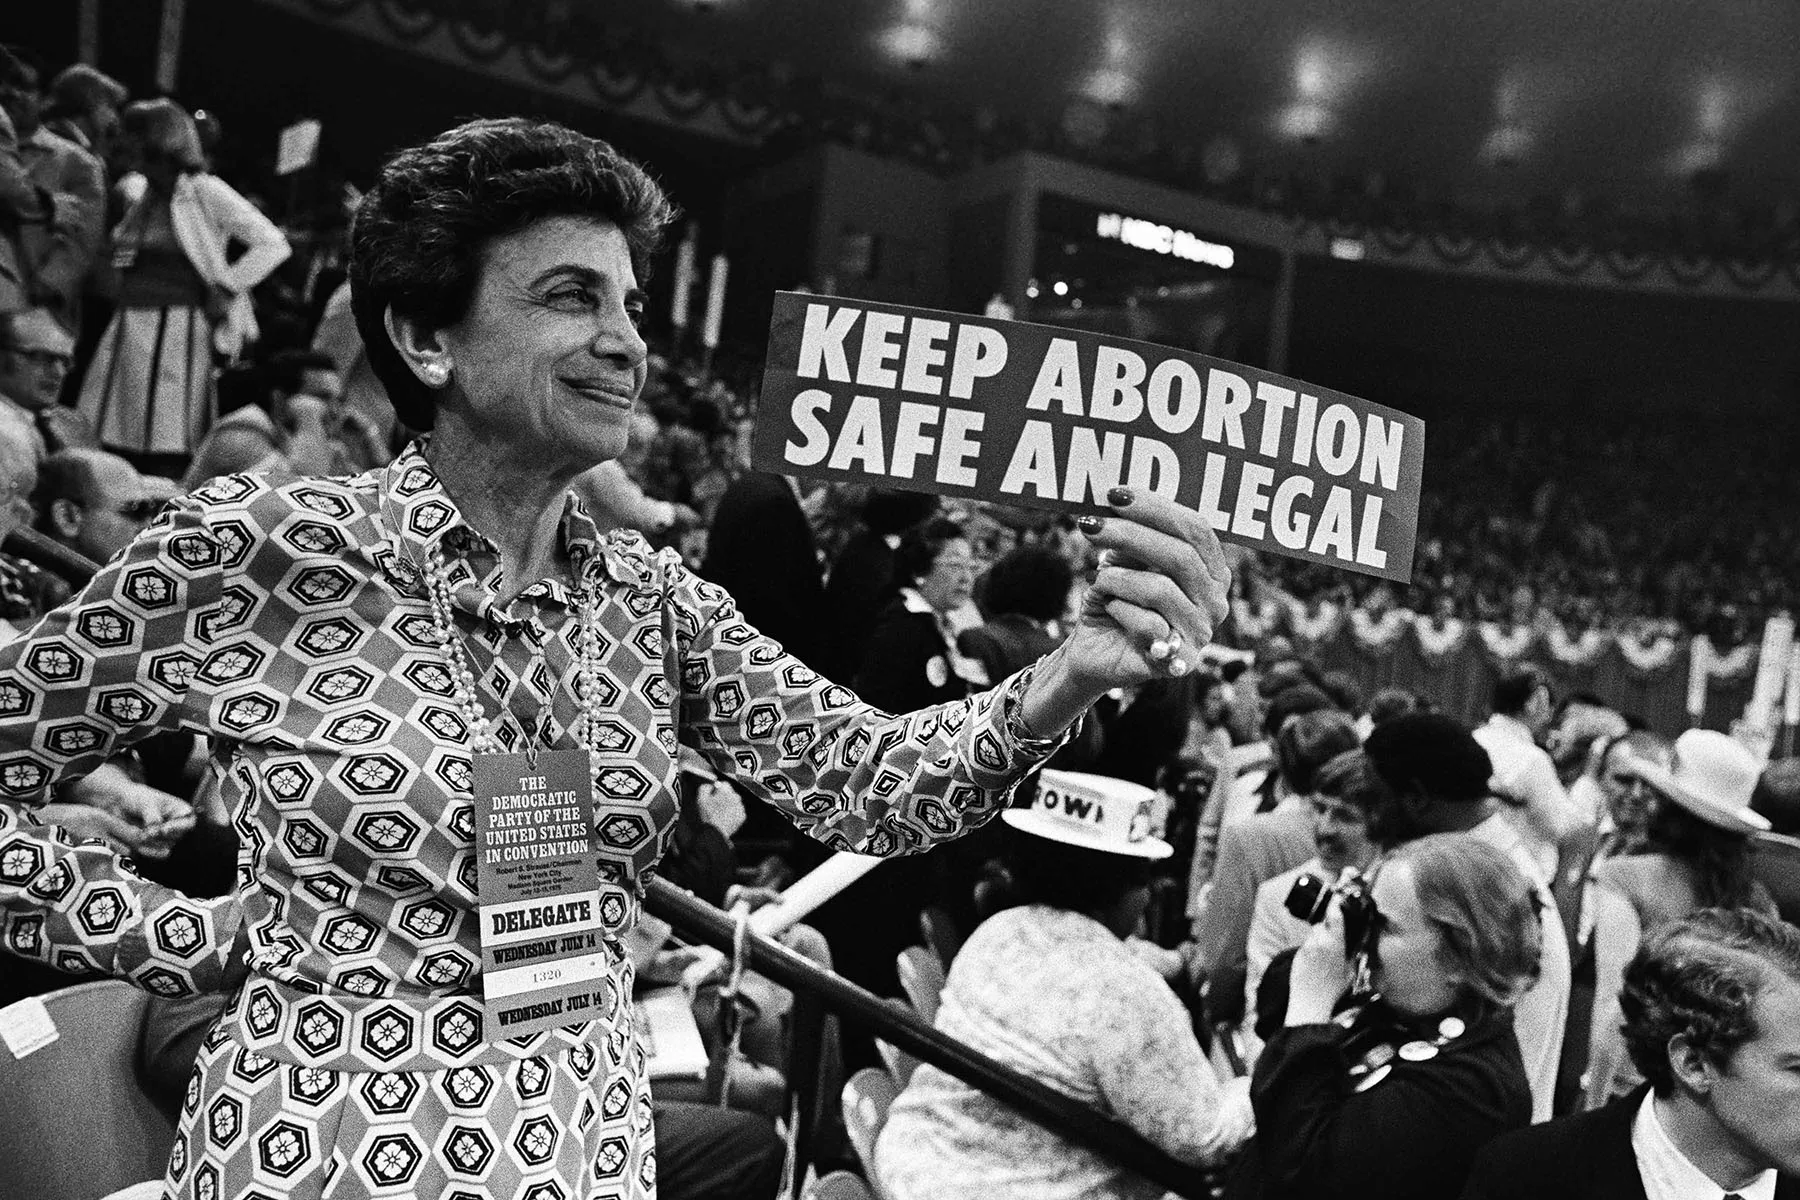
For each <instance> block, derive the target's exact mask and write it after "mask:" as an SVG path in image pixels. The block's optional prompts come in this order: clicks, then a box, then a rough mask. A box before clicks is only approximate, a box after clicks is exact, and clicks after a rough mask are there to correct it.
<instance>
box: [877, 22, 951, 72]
mask: <svg viewBox="0 0 1800 1200" xmlns="http://www.w3.org/2000/svg"><path fill="white" fill-rule="evenodd" d="M881 45H882V48H883V49H884V50H886V51H887V52H888V53H889V54H891V55H893V56H894V57H895V58H897V59H899V60H900V61H901V62H903V63H905V64H906V65H907V66H909V67H913V68H918V67H922V66H924V65H925V64H926V63H928V62H930V61H931V60H932V59H934V58H936V57H937V54H938V35H937V33H936V32H935V31H933V30H932V29H930V28H928V27H927V26H924V25H894V26H890V27H889V28H888V29H886V30H884V31H883V32H882V34H881Z"/></svg>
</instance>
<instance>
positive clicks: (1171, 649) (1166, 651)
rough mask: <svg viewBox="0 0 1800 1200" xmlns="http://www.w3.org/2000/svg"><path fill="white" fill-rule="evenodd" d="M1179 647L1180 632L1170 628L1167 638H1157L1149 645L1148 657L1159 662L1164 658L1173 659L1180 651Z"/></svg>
mask: <svg viewBox="0 0 1800 1200" xmlns="http://www.w3.org/2000/svg"><path fill="white" fill-rule="evenodd" d="M1181 645H1182V636H1181V630H1179V629H1176V628H1175V627H1174V626H1170V627H1169V635H1168V636H1167V637H1159V638H1157V639H1156V640H1155V641H1153V642H1151V643H1150V657H1151V658H1153V659H1155V660H1156V661H1158V662H1161V661H1162V660H1163V659H1165V658H1171V657H1173V656H1174V655H1175V653H1176V652H1177V651H1179V650H1180V649H1181Z"/></svg>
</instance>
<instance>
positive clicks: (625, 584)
mask: <svg viewBox="0 0 1800 1200" xmlns="http://www.w3.org/2000/svg"><path fill="white" fill-rule="evenodd" d="M560 536H561V539H562V545H563V548H564V550H565V551H566V553H567V554H568V557H569V560H570V562H571V564H572V570H573V571H575V572H577V573H578V574H577V577H578V578H580V579H582V580H584V581H585V582H586V583H587V584H588V585H589V586H588V591H589V594H590V595H595V596H597V597H598V610H597V612H598V618H597V622H596V624H597V635H598V636H597V641H598V645H599V650H600V656H601V660H602V661H601V667H602V669H601V671H600V678H599V691H600V693H601V695H600V696H599V697H598V699H599V701H600V703H601V712H600V713H599V716H600V720H598V721H597V723H596V728H595V731H594V735H593V738H592V740H594V741H596V742H597V743H598V745H599V750H598V751H597V752H596V754H595V756H594V764H595V768H594V785H595V788H594V794H595V801H596V813H595V820H596V832H597V841H598V842H599V844H600V845H601V846H602V847H603V849H602V852H601V862H600V872H601V880H602V882H601V885H600V893H599V897H598V900H599V904H598V910H599V912H600V913H601V915H602V919H603V921H604V922H605V942H604V944H605V946H606V947H607V950H608V953H609V956H610V958H611V961H612V971H611V974H610V976H609V977H608V979H607V986H606V989H605V991H606V1002H605V1004H604V1005H602V1006H600V1008H599V1012H598V1015H596V1016H595V1017H594V1018H592V1019H590V1020H586V1021H582V1022H578V1023H576V1024H572V1025H569V1026H566V1027H563V1028H560V1029H555V1030H550V1031H546V1032H542V1033H537V1034H529V1035H523V1036H519V1037H514V1038H510V1039H501V1040H490V1039H489V1038H488V1036H487V1034H486V1032H485V1030H484V1028H483V1014H482V1008H481V987H482V981H481V972H480V963H481V956H480V939H479V933H478V929H477V922H476V921H475V919H474V917H473V912H474V909H475V906H476V893H475V884H476V875H475V855H474V832H475V831H474V829H473V812H474V809H473V803H472V799H471V796H470V759H469V752H468V746H467V742H468V737H469V730H468V728H467V726H466V723H465V721H464V719H463V717H462V716H461V715H460V714H459V713H458V711H457V708H456V703H455V701H454V700H453V698H452V697H453V695H454V692H455V688H454V687H453V682H452V677H451V675H450V673H449V671H448V669H447V664H448V659H447V657H446V653H447V651H446V647H445V646H443V645H442V644H440V641H439V639H438V637H437V635H436V633H435V628H434V623H433V617H432V611H431V604H430V601H429V599H428V596H427V593H426V590H425V584H424V581H423V579H422V578H421V568H420V564H422V563H424V562H425V561H426V559H427V553H428V552H429V551H431V550H433V549H436V550H438V551H440V552H441V553H442V555H443V558H444V560H445V562H446V564H447V566H448V570H449V582H450V584H451V610H452V612H451V615H452V619H453V621H454V623H455V626H456V634H457V636H458V637H459V638H460V639H461V640H462V644H463V647H464V652H465V654H466V655H467V658H468V663H469V669H470V670H471V672H472V673H473V674H474V676H475V679H476V691H477V693H478V695H479V697H480V700H481V706H482V710H483V711H484V712H485V713H487V714H488V715H489V718H490V721H491V722H492V723H493V736H494V737H495V738H496V739H497V740H498V741H499V742H500V743H501V745H502V747H503V748H506V749H515V748H517V749H522V748H523V744H522V741H523V739H524V738H527V737H530V738H532V739H534V740H536V741H538V742H539V744H541V745H545V746H552V747H575V746H578V745H579V743H578V742H577V740H576V731H577V730H578V728H579V716H580V713H581V701H580V696H579V695H578V691H577V687H578V677H579V674H580V672H579V669H578V668H579V654H580V648H581V645H582V636H581V621H580V619H579V617H578V614H577V613H576V612H575V610H574V608H573V607H572V597H571V594H570V591H569V589H568V588H566V587H565V586H564V585H563V584H562V583H561V582H560V581H558V580H544V581H540V582H538V583H535V584H533V585H532V586H531V587H529V588H527V589H525V590H524V591H523V592H522V593H520V594H519V595H518V596H517V597H515V598H514V599H513V600H512V601H511V602H509V603H507V604H500V603H499V602H498V601H497V595H498V594H499V593H500V591H501V589H502V588H503V587H504V585H505V581H504V579H502V578H501V575H500V569H499V557H498V554H497V552H496V550H495V548H494V546H493V545H492V543H490V542H489V541H488V540H487V539H486V538H484V537H482V536H481V535H480V534H479V533H478V532H477V531H475V530H474V529H472V528H471V527H470V526H469V525H468V524H467V523H466V522H464V521H463V519H462V517H461V515H460V514H459V513H458V512H457V510H456V507H455V505H454V504H453V503H452V502H451V500H450V497H449V496H448V494H447V493H446V492H445V491H444V489H443V487H442V485H441V484H440V483H439V481H438V479H437V476H436V474H435V473H434V472H433V471H432V469H431V468H430V466H429V465H428V464H427V463H426V461H425V459H424V457H423V456H422V454H421V453H420V451H419V450H418V448H417V447H416V446H415V447H411V448H409V449H408V450H407V451H406V452H405V453H403V454H402V455H401V456H400V457H399V458H398V459H396V460H395V461H394V462H393V463H391V464H390V465H388V466H386V467H383V468H379V469H376V470H374V471H371V472H368V473H366V474H364V475H361V476H358V477H356V478H354V479H323V480H321V479H314V480H302V481H298V482H291V483H285V484H280V485H276V484H273V483H270V482H268V481H266V480H263V479H261V478H257V477H248V476H235V477H231V478H227V479H222V480H219V481H216V482H214V483H212V484H210V485H209V486H207V487H205V488H202V489H200V490H199V491H197V492H196V493H195V494H194V495H193V496H191V497H186V498H183V499H181V500H178V501H176V502H175V503H174V504H173V505H172V506H171V507H170V509H169V510H168V511H167V512H165V513H164V515H163V516H161V517H160V518H158V520H157V521H156V522H155V523H154V524H153V525H152V526H151V527H149V528H148V529H146V531H145V532H144V533H143V535H142V536H140V537H139V538H138V540H137V541H135V542H134V543H133V544H132V545H131V546H129V547H127V549H126V550H125V551H123V552H122V553H121V555H120V556H119V557H117V558H115V559H114V560H113V561H112V562H111V563H109V564H108V565H107V566H106V567H105V568H104V569H102V570H101V571H100V573H99V574H97V575H96V576H95V577H94V579H93V581H92V582H91V583H90V584H89V585H88V587H87V588H85V589H84V590H83V591H82V592H81V594H79V595H78V596H76V597H75V598H74V599H73V600H72V601H70V602H69V603H68V604H67V605H65V606H63V607H62V608H60V609H58V610H56V611H55V612H53V613H51V614H50V615H48V616H46V617H45V618H44V619H43V620H42V621H41V622H40V623H39V624H38V625H37V626H36V627H35V628H33V629H32V630H31V631H30V632H29V633H28V634H26V635H25V636H24V637H21V638H19V639H18V640H16V641H14V642H12V643H10V644H8V645H6V646H4V647H0V797H4V798H5V799H6V800H7V801H9V803H8V804H6V805H0V945H4V948H5V949H6V950H7V951H9V952H11V953H12V954H15V955H20V956H23V957H26V958H30V959H33V960H36V961H38V962H42V963H49V964H53V965H56V966H59V967H62V968H64V969H71V970H73V969H86V970H100V971H105V972H108V973H111V974H113V975H116V976H118V977H120V978H124V979H127V980H130V981H131V982H133V983H135V984H137V985H138V986H140V987H143V988H145V989H147V990H149V991H152V992H155V993H158V994H161V995H165V996H179V995H188V994H192V993H195V992H198V991H214V992H217V991H228V992H230V993H231V994H232V995H231V1000H230V1003H229V1005H228V1007H227V1009H226V1012H225V1015H224V1017H223V1018H222V1019H221V1020H220V1022H219V1024H218V1025H217V1026H216V1027H215V1028H214V1029H213V1030H212V1031H211V1032H210V1034H209V1035H208V1036H207V1038H206V1040H205V1043H204V1046H203V1049H202V1051H201V1053H200V1056H199V1059H198V1062H197V1065H196V1071H195V1074H194V1077H193V1079H192V1080H191V1081H190V1083H189V1086H188V1091H187V1096H186V1101H185V1103H184V1104H183V1106H182V1110H181V1116H180V1121H179V1131H178V1136H177V1140H176V1143H175V1146H174V1149H173V1151H172V1152H171V1154H170V1158H169V1165H168V1171H167V1174H166V1176H165V1179H164V1192H165V1195H167V1196H169V1197H192V1198H195V1200H221V1198H225V1197H268V1198H275V1197H361V1196H370V1197H373V1196H447V1197H457V1198H459V1200H460V1198H463V1197H469V1198H473V1197H483V1198H486V1197H500V1198H519V1200H558V1198H561V1200H574V1198H575V1197H588V1198H593V1200H602V1198H615V1197H617V1198H625V1197H629V1198H632V1200H640V1198H646V1197H653V1196H654V1195H655V1184H656V1164H655V1153H654V1148H653V1146H654V1143H653V1139H652V1133H651V1126H650V1122H651V1115H650V1097H649V1089H648V1082H647V1076H646V1065H645V1056H644V1051H643V1049H642V1046H641V1043H640V1041H639V1039H638V1037H637V1034H636V1031H635V1030H634V1029H633V1027H632V1009H631V1005H630V997H631V988H632V966H631V962H630V959H629V958H628V957H627V956H626V954H625V953H624V951H623V950H622V949H621V948H620V944H619V938H620V936H621V935H623V934H624V933H625V932H627V931H628V930H629V929H630V928H631V927H632V926H633V925H634V924H635V922H636V920H637V918H638V913H639V905H640V901H641V896H642V889H643V884H644V881H645V878H646V876H647V874H648V873H649V872H650V871H652V870H653V869H654V867H655V865H656V862H657V860H658V858H659V857H660V856H661V854H662V852H663V850H664V848H665V846H666V844H667V840H668V837H669V832H670V829H671V827H672V825H673V823H674V820H675V816H676V812H675V800H674V797H675V795H676V792H675V789H674V783H675V775H676V759H677V750H678V742H682V743H686V744H688V745H691V746H693V747H695V748H696V749H698V750H699V751H700V752H701V754H702V755H704V756H705V758H706V759H707V760H708V761H709V762H710V763H711V765H712V766H713V767H715V768H716V769H718V770H720V771H721V772H725V773H727V774H729V775H730V776H731V777H732V778H733V779H734V780H735V781H737V782H738V783H739V784H740V785H742V786H743V787H744V788H746V789H747V790H748V791H749V792H751V793H752V794H753V795H756V796H758V797H759V798H761V799H762V800H763V801H765V802H767V803H770V804H773V805H775V806H776V807H777V808H778V809H780V810H781V811H782V812H783V813H784V814H785V815H787V816H788V817H789V818H790V819H791V820H793V821H794V822H795V824H796V825H798V826H799V827H800V828H801V829H803V830H805V831H806V832H808V833H809V834H811V835H812V836H813V837H815V838H818V839H819V840H821V841H823V842H825V843H826V844H827V845H830V846H832V847H834V848H838V849H854V850H858V851H861V852H863V853H867V854H876V855H894V854H904V853H908V852H912V851H917V850H921V849H924V848H926V847H927V846H929V845H930V844H932V843H934V842H937V841H941V840H944V839H947V838H951V837H955V836H957V835H958V834H959V833H962V832H965V831H967V830H969V829H971V828H973V827H974V826H976V825H977V824H979V823H981V822H982V821H985V820H986V819H988V818H989V817H991V816H993V815H994V814H995V813H997V812H999V811H1000V810H1001V809H1002V808H1003V807H1004V806H1005V804H1006V802H1007V798H1008V796H1009V794H1010V791H1011V788H1012V786H1013V784H1014V783H1015V782H1016V781H1017V779H1018V778H1019V777H1021V776H1022V775H1023V774H1024V773H1025V772H1027V771H1028V770H1030V769H1031V768H1032V767H1033V766H1035V765H1037V763H1038V762H1039V761H1041V759H1042V757H1043V753H1044V752H1043V751H1042V750H1041V747H1039V746H1038V745H1036V744H1033V745H1031V746H1029V747H1027V746H1022V745H1020V744H1019V743H1017V742H1016V741H1015V740H1014V739H1013V738H1012V737H1011V736H1010V735H1009V731H1008V730H1009V722H1008V716H1009V713H1010V712H1011V706H1013V705H1015V704H1017V703H1018V702H1019V699H1020V697H1021V696H1022V695H1023V693H1024V689H1025V686H1026V683H1027V682H1028V676H1027V675H1026V674H1024V673H1022V674H1021V675H1020V676H1015V677H1014V678H1012V679H1010V680H1008V681H1007V682H1006V683H1005V684H1003V685H1002V686H1001V687H999V688H997V689H995V690H993V691H991V692H986V693H983V694H981V695H978V696H975V697H972V698H970V699H968V700H966V701H960V702H957V703H954V704H949V705H944V706H941V707H938V708H934V709H928V710H924V711H921V712H918V713H911V714H905V715H900V716H890V715H888V714H885V713H882V712H879V711H877V710H875V709H873V708H871V707H870V706H868V705H866V704H864V703H862V702H861V701H859V700H858V699H857V698H856V697H855V696H854V695H852V694H851V693H850V692H849V691H847V690H846V689H844V688H842V687H840V686H838V685H836V684H833V683H831V682H829V681H827V680H825V679H822V678H820V677H819V676H817V675H816V674H814V673H813V672H812V671H811V670H810V669H808V668H807V667H806V666H805V665H803V664H802V663H800V662H799V661H798V660H796V659H794V658H793V657H791V656H790V655H788V654H787V653H785V652H784V651H783V650H782V649H781V647H780V646H779V645H778V644H777V643H775V642H774V641H772V640H770V639H768V638H766V637H764V636H762V635H760V634H758V633H757V632H756V631H755V630H754V629H752V628H751V627H750V626H749V625H748V624H746V623H745V622H744V620H743V619H742V617H740V616H739V615H738V613H737V609H736V607H735V605H734V604H733V603H732V600H731V598H730V597H729V596H728V595H727V594H726V593H725V592H724V591H723V590H722V589H720V588H719V587H717V586H716V585H713V584H711V583H708V582H706V581H704V580H701V579H699V578H698V577H696V576H694V575H693V574H691V573H690V572H688V571H687V570H686V569H684V568H683V567H682V566H681V565H680V563H679V560H678V559H675V558H674V557H673V556H672V555H667V554H664V555H661V556H659V555H657V554H655V553H654V552H652V551H651V550H650V549H649V547H648V546H647V545H645V543H644V542H643V541H642V540H641V539H640V538H638V537H637V536H636V535H635V534H628V533H618V532H615V533H611V534H606V535H602V534H601V533H600V532H599V531H598V530H597V529H596V528H595V527H594V526H593V524H592V522H591V521H589V519H588V518H587V515H586V512H585V510H584V509H583V508H582V507H581V505H580V503H579V502H578V501H575V500H574V499H573V498H572V497H571V499H570V502H569V506H568V508H567V509H566V510H565V513H564V517H563V521H562V524H561V527H560ZM174 729H184V730H189V731H193V732H196V733H200V734H205V735H207V737H208V738H209V745H210V773H211V779H212V783H213V785H215V786H216V787H217V788H218V789H219V790H220V793H221V794H222V797H223V799H224V801H225V805H226V808H227V811H229V812H230V813H232V815H233V824H234V827H235V829H236V831H237V835H238V842H239V849H238V864H237V882H236V889H235V893H234V894H233V895H232V896H230V897H227V898H224V899H222V900H216V901H196V900H191V899H189V898H187V897H185V896H183V895H181V894H179V893H176V892H173V891H170V890H169V889H166V888H163V887H160V886H158V885H156V884H153V883H150V882H149V881H146V880H143V879H141V878H139V877H138V876H137V875H136V874H135V873H134V872H133V871H132V869H131V867H130V865H129V863H127V862H125V861H123V860H122V859H121V858H120V857H119V856H118V855H117V854H115V853H114V852H112V851H110V850H108V849H107V848H105V847H104V846H102V845H100V844H98V843H87V844H82V845H76V844H73V843H71V842H70V841H68V840H67V839H66V838H64V837H63V836H62V835H61V834H60V833H57V832H55V831H53V830H51V829H48V828H46V827H43V826H39V825H36V824H34V823H30V822H29V821H27V820H25V819H24V818H23V816H22V811H23V807H22V806H30V805H35V804H38V803H42V802H44V800H45V799H46V794H47V789H48V788H49V787H50V785H51V784H52V783H53V782H54V781H55V780H56V779H58V778H59V777H62V776H65V775H79V774H81V773H83V772H85V771H87V770H90V769H91V768H92V767H93V766H94V765H95V764H96V763H98V762H100V761H102V760H103V759H105V758H106V757H108V756H109V755H112V754H114V753H117V752H118V751H120V750H121V749H123V748H124V747H126V746H128V745H130V744H131V743H132V742H133V741H134V740H136V739H138V738H141V737H144V736H146V735H149V734H151V733H154V732H157V731H161V730H174ZM245 963H247V965H248V974H247V977H246V975H245V972H244V964H245Z"/></svg>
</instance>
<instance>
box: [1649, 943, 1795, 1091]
mask: <svg viewBox="0 0 1800 1200" xmlns="http://www.w3.org/2000/svg"><path fill="white" fill-rule="evenodd" d="M1771 972H1776V973H1779V974H1781V975H1785V976H1787V977H1788V978H1789V979H1791V980H1793V981H1795V982H1796V983H1800V929H1796V928H1795V927H1794V926H1792V925H1790V924H1788V923H1787V922H1786V921H1782V920H1779V919H1778V918H1775V917H1769V916H1764V915H1763V914H1762V913H1759V912H1755V911H1753V910H1750V909H1743V908H1736V909H1728V908H1704V909H1701V910H1699V911H1698V912H1695V913H1692V914H1690V915H1689V916H1686V917H1683V918H1682V919H1681V920H1679V921H1671V922H1670V923H1669V924H1667V925H1664V926H1663V927H1662V928H1660V929H1657V930H1655V931H1654V932H1652V933H1650V934H1649V935H1648V937H1647V938H1646V939H1645V941H1644V944H1643V946H1642V947H1641V948H1640V949H1639V950H1638V953H1637V957H1636V958H1634V959H1632V961H1631V965H1630V966H1629V967H1627V968H1625V986H1624V990H1623V991H1622V992H1621V993H1620V997H1619V1001H1620V1005H1621V1007H1622V1008H1623V1010H1624V1014H1625V1048H1626V1049H1627V1050H1628V1051H1630V1053H1631V1061H1632V1062H1633V1063H1635V1064H1636V1065H1637V1069H1638V1072H1639V1073H1640V1074H1641V1075H1643V1077H1644V1078H1645V1079H1646V1080H1648V1081H1649V1082H1650V1086H1651V1087H1652V1088H1654V1089H1655V1090H1656V1094H1657V1095H1659V1096H1667V1095H1669V1094H1670V1093H1671V1092H1672V1091H1674V1088H1675V1072H1674V1071H1673V1069H1672V1068H1671V1067H1670V1066H1669V1042H1670V1041H1671V1040H1673V1039H1674V1038H1676V1037H1682V1038H1685V1039H1686V1040H1687V1042H1688V1044H1689V1045H1690V1046H1692V1047H1694V1049H1696V1050H1698V1051H1699V1052H1700V1053H1701V1054H1703V1055H1705V1056H1706V1057H1707V1059H1709V1060H1710V1061H1711V1062H1713V1063H1714V1064H1715V1065H1718V1066H1723V1065H1724V1064H1725V1062H1726V1061H1727V1060H1728V1059H1729V1058H1730V1057H1731V1055H1732V1053H1733V1052H1735V1051H1736V1050H1737V1048H1738V1047H1739V1046H1742V1045H1743V1044H1744V1043H1745V1042H1748V1041H1750V1040H1751V1039H1753V1038H1755V1037H1756V1036H1757V1034H1758V1032H1759V1031H1758V1029H1757V1026H1756V1015H1755V1006H1756V997H1757V995H1758V993H1760V992H1761V991H1762V989H1763V988H1764V986H1766V985H1767V983H1768V981H1769V976H1770V973H1771Z"/></svg>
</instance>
